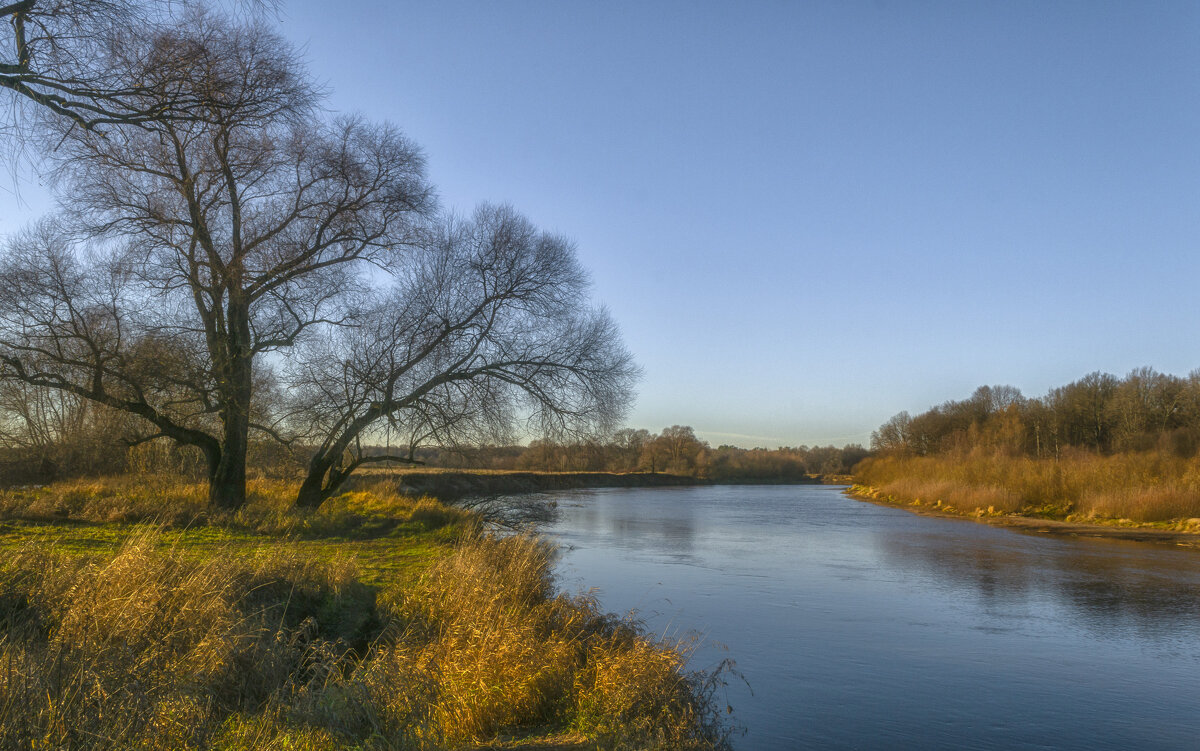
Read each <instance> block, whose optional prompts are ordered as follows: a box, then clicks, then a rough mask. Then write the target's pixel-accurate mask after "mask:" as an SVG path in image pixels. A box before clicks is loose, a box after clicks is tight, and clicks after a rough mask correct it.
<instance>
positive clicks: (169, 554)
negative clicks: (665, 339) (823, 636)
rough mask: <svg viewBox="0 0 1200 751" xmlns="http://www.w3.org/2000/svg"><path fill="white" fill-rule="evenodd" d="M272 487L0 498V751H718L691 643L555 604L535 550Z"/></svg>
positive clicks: (416, 508)
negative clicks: (235, 500)
mask: <svg viewBox="0 0 1200 751" xmlns="http://www.w3.org/2000/svg"><path fill="white" fill-rule="evenodd" d="M289 490H294V488H292V487H290V486H288V485H287V484H284V483H269V482H259V483H255V484H254V485H253V486H252V488H251V498H252V502H251V504H250V505H249V506H248V507H247V508H246V509H245V510H243V511H241V512H239V513H237V514H232V515H216V514H212V513H210V512H209V511H208V510H207V509H206V507H205V506H204V504H203V498H204V493H203V488H200V487H198V486H190V485H185V484H180V483H177V482H173V481H170V480H161V479H160V480H152V481H148V482H142V481H135V480H112V481H102V482H91V483H70V484H61V485H56V486H52V487H47V488H36V489H24V490H14V491H7V492H4V493H0V547H2V548H3V553H2V557H0V560H2V561H3V563H0V584H2V588H0V748H6V749H8V748H12V749H35V748H36V749H40V748H71V749H116V748H139V749H201V748H205V749H207V748H213V749H264V748H266V749H272V748H274V749H343V748H345V749H349V748H355V749H433V748H471V747H478V746H481V745H484V744H493V743H497V742H500V741H505V742H506V743H507V745H512V746H516V747H519V746H521V745H522V743H526V741H512V740H511V739H512V738H532V739H534V740H533V741H528V743H534V742H539V743H545V742H549V741H552V742H554V743H556V744H558V746H559V747H570V748H594V747H611V748H713V747H721V746H722V745H723V737H724V736H723V732H724V731H723V728H722V726H721V725H720V723H719V713H718V712H717V711H716V709H715V703H714V701H713V691H714V689H715V688H716V686H717V681H716V680H715V679H713V678H711V677H708V676H703V675H697V674H692V673H689V672H688V671H687V670H686V668H685V665H684V661H685V653H686V646H685V645H679V644H673V643H663V642H661V641H659V640H657V639H655V638H653V637H650V636H648V635H646V634H644V633H643V632H642V631H641V630H640V629H639V628H638V627H637V625H636V624H633V623H631V622H629V621H627V620H625V619H622V618H618V617H615V616H612V615H607V614H605V613H604V612H603V611H602V609H601V608H600V606H599V605H598V603H596V602H594V601H593V600H590V599H588V598H587V597H578V596H575V597H572V596H568V595H565V594H562V593H559V592H557V591H556V590H555V588H554V586H553V579H552V575H551V564H552V559H553V553H552V551H551V550H550V549H549V548H548V547H547V546H546V545H545V544H544V543H542V542H540V541H539V540H537V539H535V538H531V537H528V536H522V535H515V536H509V537H504V538H497V537H494V536H492V535H489V534H488V533H487V532H486V531H485V530H484V529H483V528H482V527H481V525H480V524H479V520H478V518H477V517H475V516H474V515H472V514H469V513H466V512H463V511H461V510H460V509H456V508H452V507H447V506H444V505H442V504H441V503H438V502H436V501H433V500H430V499H427V498H426V499H420V498H415V499H414V498H412V497H408V496H403V495H400V494H397V493H395V492H393V491H390V490H387V489H386V488H363V489H360V490H357V491H355V492H352V493H349V494H347V495H345V496H343V497H341V498H339V499H337V500H336V502H335V503H333V504H331V506H330V507H329V508H328V509H322V510H321V511H320V512H317V513H296V512H291V511H288V510H286V499H287V498H288V491H289ZM506 739H508V740H506Z"/></svg>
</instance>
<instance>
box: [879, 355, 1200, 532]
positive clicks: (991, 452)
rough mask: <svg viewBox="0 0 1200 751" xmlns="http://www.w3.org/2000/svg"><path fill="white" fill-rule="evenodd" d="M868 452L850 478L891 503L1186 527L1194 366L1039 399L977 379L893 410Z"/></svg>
mask: <svg viewBox="0 0 1200 751" xmlns="http://www.w3.org/2000/svg"><path fill="white" fill-rule="evenodd" d="M871 447H872V449H873V450H874V452H875V455H874V456H872V457H871V458H870V459H868V460H867V461H865V462H863V463H862V464H861V465H860V466H859V467H858V469H857V471H856V477H857V479H858V481H859V482H862V483H864V484H866V485H869V486H871V488H872V490H871V491H870V492H872V493H875V494H878V495H879V496H880V497H886V498H890V499H892V500H894V501H900V502H905V503H929V504H931V505H938V506H942V507H945V506H950V507H952V508H953V509H955V510H958V511H965V512H969V513H978V514H983V513H1025V514H1028V513H1036V514H1038V515H1042V516H1050V517H1059V518H1064V517H1065V518H1071V517H1077V518H1111V519H1130V520H1133V521H1138V522H1163V521H1168V520H1183V521H1181V522H1180V523H1186V520H1188V519H1193V518H1196V517H1200V472H1197V470H1196V467H1195V462H1194V458H1195V457H1196V455H1197V449H1198V447H1200V371H1194V372H1193V373H1191V374H1190V375H1188V376H1187V377H1179V376H1173V375H1167V374H1164V373H1159V372H1157V371H1155V370H1153V369H1151V368H1138V369H1137V370H1134V371H1132V372H1130V373H1129V374H1128V375H1126V376H1125V377H1124V378H1118V377H1115V376H1112V375H1109V374H1107V373H1092V374H1089V375H1087V376H1084V377H1083V378H1080V379H1079V380H1077V381H1075V382H1073V383H1070V384H1067V385H1066V386H1062V387H1059V388H1055V389H1051V390H1050V392H1049V393H1048V394H1046V395H1045V396H1043V397H1040V398H1027V397H1024V396H1023V395H1022V394H1021V392H1020V391H1018V390H1017V389H1015V388H1013V387H1011V386H983V387H980V388H979V389H977V390H976V391H975V393H974V394H972V395H971V397H970V398H968V399H965V400H962V401H949V402H946V403H944V404H941V405H939V406H937V407H934V408H932V409H930V410H927V411H926V412H923V413H921V414H918V415H916V416H911V415H909V414H908V413H907V412H901V413H900V414H898V415H896V416H895V417H893V418H891V419H890V420H888V421H887V422H886V423H884V424H883V425H882V426H881V427H880V428H879V430H877V431H876V432H875V433H873V434H872V436H871Z"/></svg>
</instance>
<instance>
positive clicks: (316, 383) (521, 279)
mask: <svg viewBox="0 0 1200 751" xmlns="http://www.w3.org/2000/svg"><path fill="white" fill-rule="evenodd" d="M586 285H587V282H586V276H585V274H584V273H583V272H582V270H581V269H580V268H579V265H578V262H577V261H576V259H575V254H574V249H573V247H572V246H571V245H570V243H568V242H566V241H565V240H563V239H562V238H560V237H556V236H553V235H549V234H546V233H543V232H540V231H538V230H537V229H536V228H535V227H534V226H533V225H532V224H531V223H530V222H529V221H528V220H527V219H525V218H524V217H522V216H520V215H519V214H517V213H516V212H514V211H513V210H512V209H510V208H507V207H492V206H484V207H481V208H480V209H479V210H478V211H476V213H475V215H474V217H473V218H472V219H471V220H469V221H464V220H458V219H449V220H446V221H444V222H442V223H441V224H439V225H436V226H434V227H431V228H430V229H429V231H428V233H427V235H426V237H425V238H424V241H423V243H422V245H421V247H420V248H419V249H418V250H416V251H415V252H414V253H412V254H411V255H409V256H408V257H407V258H406V259H405V262H404V263H403V264H402V265H401V266H400V267H398V268H397V269H396V283H395V285H394V286H393V287H392V288H391V289H390V290H387V291H385V292H383V293H382V294H380V295H378V296H377V297H376V299H375V301H374V303H373V304H372V305H370V306H368V307H366V308H364V310H363V311H362V312H361V313H360V315H359V316H358V319H357V320H356V321H355V323H354V325H349V326H345V327H342V328H340V329H337V330H332V331H330V333H329V336H328V337H326V338H325V339H323V340H321V341H320V342H316V343H314V344H313V345H312V346H310V347H307V348H305V349H304V351H303V352H302V354H301V356H300V357H299V358H298V359H297V361H296V364H295V367H294V368H293V369H292V374H291V379H292V380H293V381H294V383H295V384H296V385H297V387H298V388H297V390H296V391H295V392H294V393H295V394H296V409H297V413H298V414H300V415H303V419H304V420H305V421H306V430H307V431H308V432H309V434H311V435H313V436H316V437H318V438H317V440H318V441H319V444H318V447H317V451H316V453H315V455H314V457H313V459H312V461H311V463H310V465H309V470H310V471H309V476H308V478H307V480H306V482H305V486H304V489H303V490H302V491H301V496H300V503H301V504H305V505H315V504H318V503H320V501H321V500H322V499H323V498H324V497H326V496H327V495H328V494H330V493H332V492H333V491H335V490H336V489H337V487H338V486H340V485H341V483H342V481H344V480H345V478H346V477H347V476H348V475H349V473H350V472H352V471H353V469H354V468H355V467H357V466H358V465H360V464H361V463H363V462H364V461H368V460H369V459H370V458H371V457H369V456H368V455H367V454H365V453H363V450H362V448H361V446H360V445H359V440H360V438H362V437H363V436H364V435H370V434H371V432H372V431H378V430H379V429H380V428H381V427H382V426H384V425H385V424H386V425H388V426H389V427H388V429H389V430H395V431H396V433H397V435H398V437H399V441H400V443H401V444H402V445H403V447H404V451H405V452H407V453H406V455H405V454H401V455H399V458H405V456H407V458H409V459H411V458H412V455H413V451H414V450H415V449H416V447H417V446H418V445H420V444H421V443H422V442H426V441H429V442H438V443H442V444H446V443H453V442H455V441H459V440H467V441H474V442H479V441H481V440H488V439H490V440H497V439H503V438H506V437H509V436H511V434H512V433H513V432H514V431H515V430H517V429H518V426H522V427H523V428H524V430H525V431H526V432H536V433H541V434H557V435H565V434H583V433H587V432H589V431H594V430H597V429H606V428H610V427H612V426H613V424H614V423H615V421H616V419H617V418H619V416H620V415H621V414H622V413H623V411H624V409H625V406H626V404H627V403H628V400H629V393H630V389H631V387H632V382H633V380H634V378H635V377H636V375H637V370H636V368H635V367H634V365H633V364H632V361H631V359H630V356H629V354H628V352H626V351H625V349H624V347H623V345H622V344H621V341H620V337H619V335H618V333H617V330H616V327H615V326H614V325H613V323H612V320H611V319H610V318H609V317H608V315H607V314H606V313H605V312H604V311H603V310H597V309H593V308H591V307H589V306H588V304H587V302H586V296H585V293H586Z"/></svg>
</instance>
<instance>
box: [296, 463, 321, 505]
mask: <svg viewBox="0 0 1200 751" xmlns="http://www.w3.org/2000/svg"><path fill="white" fill-rule="evenodd" d="M328 471H329V463H328V462H326V461H322V460H321V458H320V457H314V458H313V460H312V461H311V462H309V464H308V476H306V477H305V478H304V483H303V484H301V485H300V492H299V493H297V494H296V502H295V503H294V504H292V506H293V507H294V508H305V509H315V508H318V507H319V506H320V505H321V504H322V503H324V502H325V499H326V498H327V497H328V496H327V494H326V492H325V474H326V473H327V472H328Z"/></svg>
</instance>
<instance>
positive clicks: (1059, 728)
mask: <svg viewBox="0 0 1200 751" xmlns="http://www.w3.org/2000/svg"><path fill="white" fill-rule="evenodd" d="M841 490H842V489H841V488H836V487H830V486H814V485H801V486H716V487H690V488H655V489H639V488H634V489H628V488H621V489H605V490H595V491H580V492H574V493H570V494H565V495H561V496H558V513H557V518H556V519H555V521H553V522H551V523H549V524H547V525H546V526H545V527H544V528H543V532H544V533H545V534H547V535H548V536H549V537H551V538H552V539H554V540H556V541H557V542H558V543H559V544H560V546H561V548H562V556H561V559H560V561H559V564H558V569H557V570H558V575H559V583H560V585H561V586H562V587H563V588H565V589H567V590H569V591H579V590H581V589H585V588H595V589H596V590H597V592H596V593H597V595H598V596H599V598H600V601H601V602H602V604H603V605H604V607H605V608H607V609H609V610H613V611H616V612H624V611H628V610H636V611H637V612H638V615H639V616H640V617H641V618H642V619H643V620H644V621H645V623H646V626H647V628H648V629H649V630H650V631H651V632H654V633H659V634H666V635H668V636H672V637H683V636H686V635H687V634H688V633H689V632H694V633H698V634H699V635H701V637H702V638H703V644H704V646H702V647H701V648H700V649H699V650H698V651H697V652H696V653H695V654H694V656H693V658H692V664H693V666H694V667H696V668H701V669H706V668H710V667H712V666H713V665H715V664H716V663H717V662H719V661H720V660H721V659H722V658H725V657H730V658H732V659H734V660H735V661H736V663H737V669H738V671H739V672H741V673H742V674H743V675H744V676H745V683H743V682H741V681H737V680H731V681H730V682H729V686H728V688H727V689H726V690H725V693H723V694H722V695H721V701H722V703H725V702H727V703H728V704H730V705H732V706H733V708H734V717H735V718H736V719H737V721H738V722H739V723H740V724H741V725H743V726H744V727H745V729H746V732H745V735H737V736H735V737H734V745H735V748H737V749H739V751H759V750H765V749H772V750H773V749H905V748H913V749H1088V750H1093V749H1196V748H1200V552H1196V551H1193V550H1183V549H1177V548H1172V547H1168V546H1158V545H1150V544H1145V543H1128V542H1116V541H1106V540H1096V539H1083V538H1079V539H1076V538H1065V539H1064V538H1057V537H1047V536H1039V535H1036V534H1027V533H1020V532H1015V531H1012V530H1007V529H1002V528H996V527H990V526H987V525H983V524H976V523H973V522H970V521H966V520H956V519H939V518H931V517H924V516H917V515H914V514H910V513H907V512H905V511H902V510H899V509H894V508H887V507H882V506H876V505H874V504H870V503H864V502H861V501H856V500H853V499H851V498H848V497H846V496H845V495H843V494H842V492H841ZM718 645H724V649H722V648H721V647H720V646H718ZM746 683H748V684H749V687H747V685H746Z"/></svg>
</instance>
